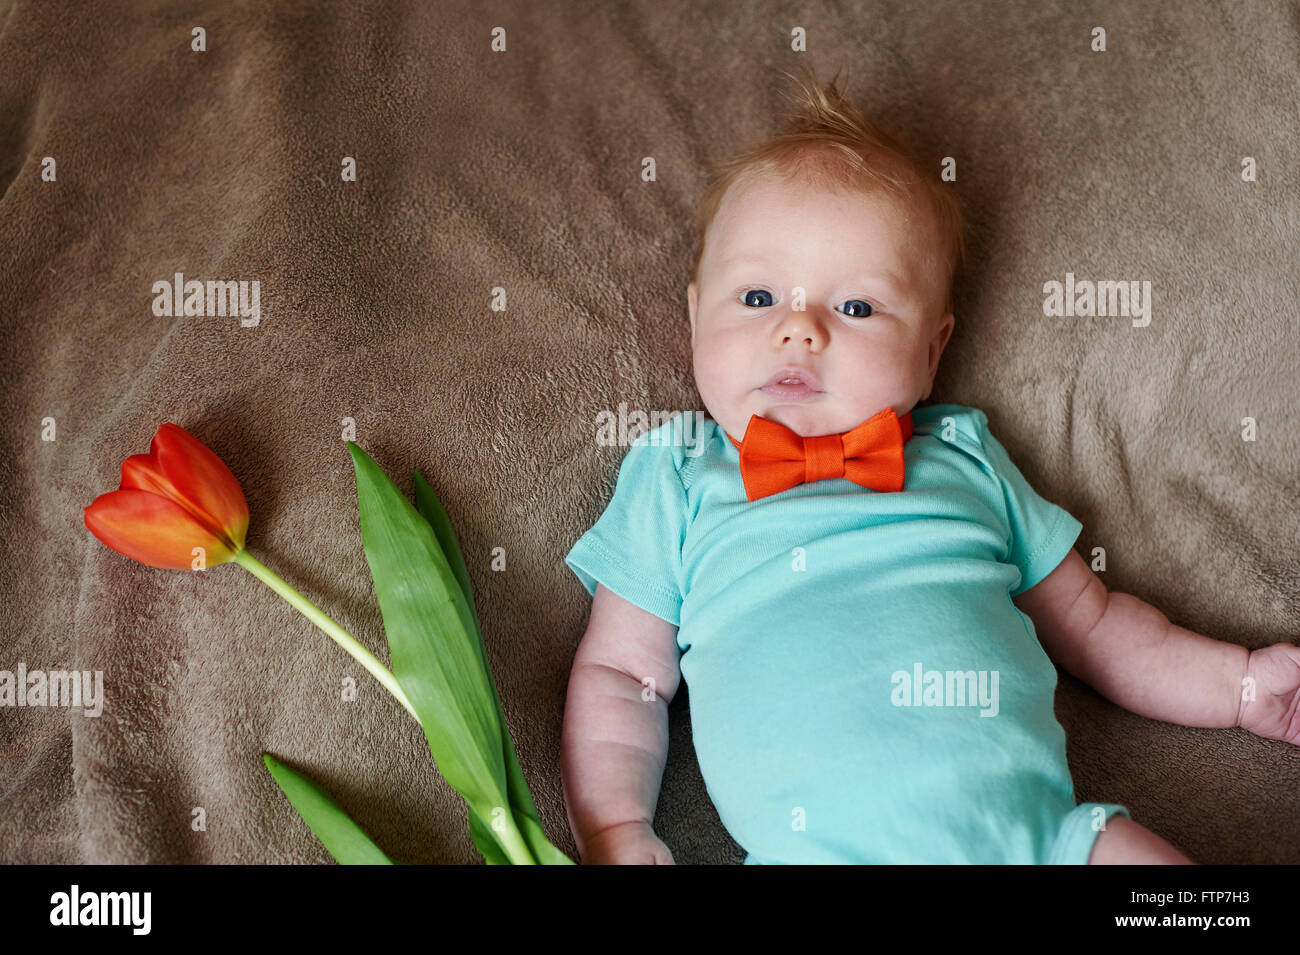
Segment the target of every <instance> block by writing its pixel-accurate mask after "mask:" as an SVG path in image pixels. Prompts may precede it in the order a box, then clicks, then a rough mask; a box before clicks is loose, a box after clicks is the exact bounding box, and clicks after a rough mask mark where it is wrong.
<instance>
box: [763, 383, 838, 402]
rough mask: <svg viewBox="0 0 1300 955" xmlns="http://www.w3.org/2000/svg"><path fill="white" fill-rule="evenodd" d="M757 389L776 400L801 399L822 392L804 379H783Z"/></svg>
mask: <svg viewBox="0 0 1300 955" xmlns="http://www.w3.org/2000/svg"><path fill="white" fill-rule="evenodd" d="M759 391H761V392H763V394H765V395H768V396H769V397H772V398H776V399H777V400H778V401H803V400H804V399H807V398H812V397H814V396H816V395H820V394H823V393H824V392H821V391H818V390H817V389H816V388H813V387H812V386H811V385H809V384H808V383H807V382H805V381H801V380H799V379H785V380H780V381H775V382H773V383H771V384H768V385H764V386H763V387H762V388H760V389H759Z"/></svg>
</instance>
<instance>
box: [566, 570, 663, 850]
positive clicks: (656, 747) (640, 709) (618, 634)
mask: <svg viewBox="0 0 1300 955" xmlns="http://www.w3.org/2000/svg"><path fill="white" fill-rule="evenodd" d="M676 637H677V628H676V627H674V626H673V625H672V624H670V623H669V622H668V621H666V620H663V619H661V618H659V617H656V616H655V615H654V614H652V613H649V612H648V611H645V610H642V609H641V608H640V607H638V606H636V605H635V604H633V603H630V602H629V601H627V600H624V599H623V598H622V597H620V596H618V595H617V594H615V593H614V592H613V591H611V590H608V589H607V588H606V587H604V586H603V585H601V584H597V585H596V592H595V594H594V595H593V598H592V603H591V620H590V622H589V623H588V624H587V632H586V634H585V635H584V636H583V638H582V642H581V643H580V644H579V645H578V651H577V654H576V655H575V657H574V660H573V669H572V672H571V673H570V675H569V690H568V699H567V701H566V703H565V711H564V728H563V730H562V733H561V757H560V776H561V780H562V783H563V787H564V802H565V807H566V811H567V812H568V816H569V828H570V829H571V830H572V831H573V837H574V840H575V841H576V842H577V844H578V852H579V853H580V854H581V855H582V857H583V862H584V863H585V862H588V861H644V862H647V863H649V862H659V863H671V862H672V855H671V853H669V852H668V849H667V847H666V846H664V845H663V844H662V843H661V842H659V840H658V839H657V837H655V835H654V833H653V830H652V825H653V822H654V813H655V804H656V803H657V802H658V799H659V786H660V784H661V782H662V781H663V772H664V763H665V761H666V760H667V758H668V704H669V703H670V702H671V701H672V698H673V695H674V694H675V693H676V692H677V685H678V683H679V682H680V680H681V670H680V669H679V667H678V657H679V655H680V654H679V651H678V648H677V640H676ZM647 677H649V678H652V679H653V681H654V682H653V692H652V691H651V688H650V687H649V686H646V685H643V683H642V680H644V679H645V678H647ZM593 844H594V849H593ZM629 850H630V851H629ZM589 857H590V858H589Z"/></svg>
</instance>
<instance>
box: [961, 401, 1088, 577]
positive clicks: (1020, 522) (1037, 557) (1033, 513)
mask: <svg viewBox="0 0 1300 955" xmlns="http://www.w3.org/2000/svg"><path fill="white" fill-rule="evenodd" d="M976 418H977V421H978V423H979V429H978V430H979V437H980V441H981V443H982V444H983V446H984V454H985V456H986V457H987V459H988V461H989V463H990V465H992V468H993V472H994V474H995V475H996V477H997V479H998V482H999V483H1000V484H1001V486H1002V494H1003V498H1004V500H1005V502H1006V512H1007V521H1008V523H1009V524H1010V542H1009V557H1008V559H1009V560H1010V562H1011V563H1013V564H1015V566H1016V567H1018V568H1019V569H1020V583H1018V584H1017V585H1016V586H1015V587H1013V588H1012V589H1011V596H1013V597H1015V596H1017V595H1018V594H1021V593H1023V592H1024V591H1026V590H1028V589H1029V588H1030V587H1033V586H1034V585H1035V584H1037V583H1038V582H1039V581H1041V580H1042V579H1043V578H1044V577H1046V576H1047V575H1048V574H1050V573H1051V572H1052V571H1054V570H1055V569H1056V568H1057V566H1058V565H1059V564H1060V563H1061V561H1063V560H1064V559H1065V558H1066V557H1067V556H1068V555H1069V553H1070V548H1071V547H1073V546H1074V542H1075V540H1077V539H1078V537H1079V532H1080V531H1081V530H1083V525H1082V524H1080V523H1079V521H1078V520H1076V519H1075V517H1074V515H1072V514H1071V513H1070V512H1069V511H1067V510H1065V509H1064V508H1062V507H1059V506H1057V505H1056V504H1053V503H1052V502H1051V501H1048V500H1046V499H1044V498H1042V497H1040V496H1039V495H1038V492H1036V491H1035V490H1034V489H1033V488H1032V487H1030V485H1029V482H1028V481H1026V480H1025V477H1024V475H1023V474H1021V473H1020V470H1019V468H1017V467H1016V466H1015V464H1013V463H1012V461H1011V458H1010V457H1009V456H1008V455H1007V451H1006V448H1004V447H1002V445H1001V443H1000V442H999V441H998V440H997V438H995V437H993V435H992V434H990V433H989V430H988V419H987V418H985V416H984V413H983V412H979V413H978V414H977V415H976Z"/></svg>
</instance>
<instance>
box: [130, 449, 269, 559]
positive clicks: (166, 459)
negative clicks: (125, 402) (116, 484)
mask: <svg viewBox="0 0 1300 955" xmlns="http://www.w3.org/2000/svg"><path fill="white" fill-rule="evenodd" d="M122 489H123V490H129V489H136V490H141V491H150V492H152V493H154V494H158V495H161V496H163V497H165V498H167V499H169V500H171V501H172V502H174V503H175V504H177V505H178V506H179V507H181V508H182V509H183V510H185V511H186V512H187V513H189V514H190V515H191V516H192V517H193V519H194V520H195V521H197V522H198V523H199V524H201V525H202V526H204V527H206V528H207V529H208V530H209V531H210V532H211V533H212V535H213V536H215V537H218V538H221V539H222V542H223V544H224V546H225V547H226V548H227V549H228V550H231V551H236V550H239V549H241V548H242V547H243V546H244V539H245V537H246V536H247V534H248V502H247V501H246V500H245V499H244V492H243V490H242V489H241V488H240V486H239V481H238V480H237V479H236V478H235V475H234V474H232V473H231V471H230V468H228V467H226V464H225V462H224V461H222V460H221V458H219V457H217V456H216V455H215V454H214V453H213V452H212V451H211V450H210V449H209V448H208V447H207V446H206V445H205V444H203V442H201V441H200V440H199V439H198V438H196V437H194V435H192V434H190V433H189V432H188V431H186V430H185V429H184V428H181V427H179V426H177V425H174V424H171V423H166V424H162V425H159V427H158V433H157V434H155V435H154V437H153V441H152V442H150V445H149V453H148V454H133V455H131V456H130V457H129V458H127V459H126V460H125V461H123V462H122ZM209 563H212V561H209Z"/></svg>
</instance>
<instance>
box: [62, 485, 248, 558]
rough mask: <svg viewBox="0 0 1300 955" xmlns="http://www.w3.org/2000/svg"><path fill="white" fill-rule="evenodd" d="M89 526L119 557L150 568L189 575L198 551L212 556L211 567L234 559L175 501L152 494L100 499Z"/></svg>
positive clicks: (93, 507)
mask: <svg viewBox="0 0 1300 955" xmlns="http://www.w3.org/2000/svg"><path fill="white" fill-rule="evenodd" d="M84 518H85V521H86V527H88V528H90V532H91V533H92V534H94V535H95V536H96V537H98V538H99V539H100V540H101V541H102V542H103V543H105V544H107V545H108V546H109V547H111V548H112V549H113V550H115V551H117V552H118V553H119V554H125V555H126V556H127V557H130V558H131V559H132V560H138V561H140V563H142V564H148V565H149V566H150V567H163V568H168V569H172V570H189V569H190V567H191V564H192V561H193V560H194V557H193V553H192V552H193V549H194V548H195V547H202V548H204V549H205V550H206V551H207V554H206V556H205V557H204V560H205V562H206V564H207V566H209V567H212V566H215V565H216V564H224V563H225V562H226V561H228V560H230V559H231V558H232V557H233V556H234V552H233V551H231V550H230V548H229V547H227V546H226V545H225V543H224V542H223V541H222V540H221V539H220V538H218V537H216V536H215V535H214V534H212V532H211V531H209V530H208V529H207V528H206V527H204V526H203V525H202V524H199V523H198V522H196V521H195V520H194V518H193V517H191V516H190V514H189V513H188V512H187V511H186V510H185V509H184V508H182V507H181V506H180V505H179V504H177V503H176V502H174V501H170V500H168V499H167V498H165V497H160V496H159V495H157V494H151V493H149V492H148V491H138V490H134V489H127V490H122V491H109V492H108V493H107V494H101V495H99V497H97V498H95V500H94V501H92V502H91V504H90V506H89V507H87V508H86V509H85V514H84Z"/></svg>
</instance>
